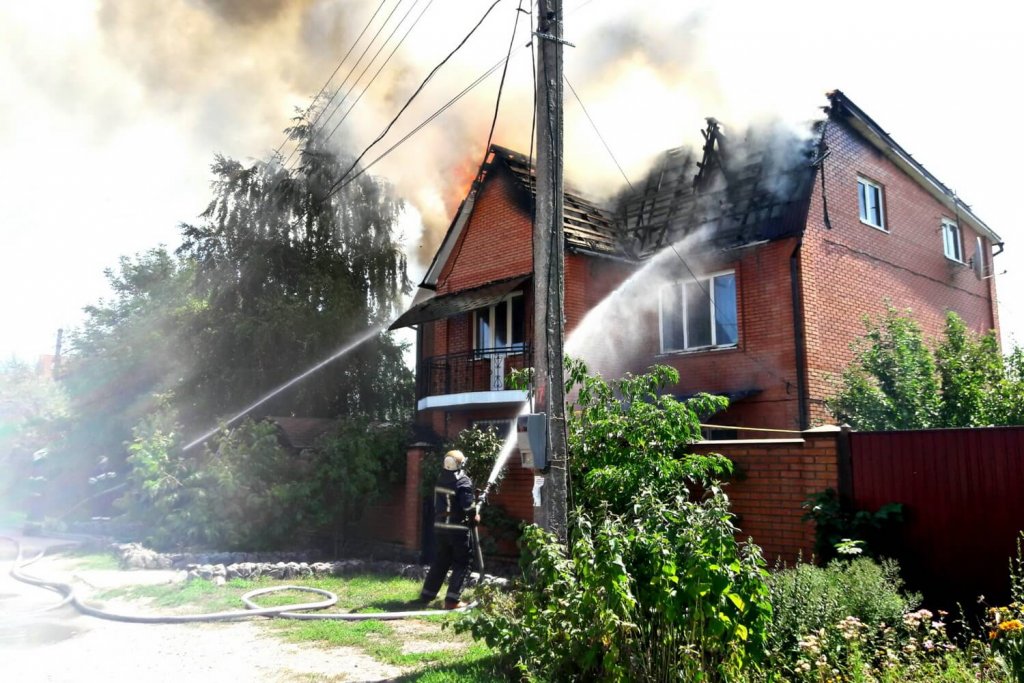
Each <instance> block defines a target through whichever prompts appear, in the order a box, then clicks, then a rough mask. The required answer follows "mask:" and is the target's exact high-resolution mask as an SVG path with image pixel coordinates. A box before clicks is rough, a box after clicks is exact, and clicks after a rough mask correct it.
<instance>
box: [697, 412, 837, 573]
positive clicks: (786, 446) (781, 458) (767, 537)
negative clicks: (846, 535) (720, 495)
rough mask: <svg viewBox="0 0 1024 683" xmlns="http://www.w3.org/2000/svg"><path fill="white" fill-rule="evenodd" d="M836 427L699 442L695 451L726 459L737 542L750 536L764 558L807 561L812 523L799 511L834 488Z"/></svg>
mask: <svg viewBox="0 0 1024 683" xmlns="http://www.w3.org/2000/svg"><path fill="white" fill-rule="evenodd" d="M840 438H841V431H840V429H839V428H838V427H831V426H829V427H818V428H817V429H812V430H809V431H806V432H803V433H802V434H801V435H800V436H799V437H797V438H793V439H750V440H747V439H744V440H737V441H703V442H701V443H698V444H695V445H694V447H693V450H694V451H695V452H697V453H720V454H721V455H724V456H725V457H727V458H729V460H731V461H732V462H733V465H734V467H735V475H734V476H733V478H732V481H731V482H730V483H729V484H728V486H726V488H725V491H726V493H727V494H728V495H729V499H730V501H731V503H732V511H733V513H735V515H736V518H737V519H736V522H737V525H738V526H739V527H740V536H741V537H742V538H744V539H745V538H747V537H750V538H753V540H754V542H755V543H756V544H758V545H759V546H761V549H762V550H763V551H764V557H765V560H767V561H768V564H769V565H773V564H774V563H775V562H776V561H777V560H782V561H783V562H786V563H789V564H792V563H793V562H794V561H795V560H796V559H797V557H798V556H799V555H801V554H802V555H803V557H804V559H807V560H809V559H810V557H811V554H812V552H813V550H814V524H813V523H811V522H805V521H803V519H802V517H803V515H804V512H805V510H804V509H803V508H802V507H801V505H802V504H803V502H804V501H806V500H807V499H808V498H809V497H810V496H811V495H813V494H815V493H819V492H821V491H824V490H825V489H827V488H834V489H838V488H839V451H840V449H839V444H840Z"/></svg>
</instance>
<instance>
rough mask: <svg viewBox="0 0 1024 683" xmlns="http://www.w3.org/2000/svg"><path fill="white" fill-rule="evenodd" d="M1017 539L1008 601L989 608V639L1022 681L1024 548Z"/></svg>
mask: <svg viewBox="0 0 1024 683" xmlns="http://www.w3.org/2000/svg"><path fill="white" fill-rule="evenodd" d="M1022 539H1024V534H1022V535H1021V536H1020V537H1019V538H1018V539H1017V556H1016V557H1015V558H1011V560H1010V600H1011V602H1010V604H1009V605H1006V606H1005V607H991V608H989V610H988V619H987V621H986V624H985V626H986V630H987V632H988V633H987V636H988V641H989V642H990V644H991V647H992V650H993V651H994V652H995V653H996V656H997V659H998V661H999V663H1000V665H1001V666H1002V668H1003V669H1004V670H1005V671H1006V673H1007V674H1009V675H1010V676H1011V677H1012V678H1013V680H1015V681H1024V548H1022V547H1021V540H1022Z"/></svg>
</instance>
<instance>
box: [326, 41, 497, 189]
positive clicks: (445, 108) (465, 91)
mask: <svg viewBox="0 0 1024 683" xmlns="http://www.w3.org/2000/svg"><path fill="white" fill-rule="evenodd" d="M504 62H505V60H504V59H500V60H498V61H497V62H496V63H495V64H494V66H492V67H491V68H489V69H488V70H487V71H485V72H484V73H482V74H481V75H480V76H478V77H477V78H476V80H474V81H473V82H472V83H470V84H469V85H467V86H466V87H465V88H463V89H462V91H460V92H459V93H458V94H457V95H455V96H454V97H452V98H451V99H450V100H448V101H447V102H446V103H445V104H443V105H442V106H441V107H440V108H438V109H436V110H435V111H434V113H433V114H431V115H430V116H428V117H427V118H426V119H424V120H423V121H421V122H420V123H419V125H417V126H416V127H415V128H413V129H412V130H411V131H409V132H408V133H406V134H405V135H404V136H403V137H402V138H401V139H400V140H398V141H397V142H396V143H395V144H393V145H391V146H390V147H388V148H387V149H386V150H384V151H383V152H382V153H381V154H380V155H378V156H377V157H375V158H374V159H373V160H372V161H370V162H369V163H368V164H366V165H365V166H363V167H362V168H361V169H359V171H358V172H357V173H355V174H354V175H352V177H350V178H349V179H348V180H346V181H345V182H344V184H342V185H340V186H339V187H338V188H337V189H334V190H331V191H330V193H328V194H327V196H325V197H324V201H326V200H327V199H329V198H330V197H331V196H332V195H334V194H337V193H338V192H341V191H342V190H344V189H345V188H346V187H348V186H349V185H351V184H352V183H353V182H355V181H356V180H357V179H358V178H359V177H360V176H361V175H363V174H364V173H366V172H367V171H369V170H370V169H371V168H373V167H374V166H376V165H377V163H379V162H380V161H382V160H383V159H384V158H385V157H387V156H388V155H389V154H391V153H392V152H394V151H395V150H396V149H398V148H399V147H401V146H402V145H403V144H404V143H405V142H407V141H408V140H409V139H410V138H412V137H413V136H414V135H416V133H418V132H420V131H421V130H422V129H423V128H425V127H426V126H427V125H428V124H430V123H431V122H432V121H433V120H434V119H436V118H437V117H438V116H440V115H441V114H443V113H445V112H446V111H448V109H450V108H451V107H452V106H454V105H455V103H457V102H458V101H459V100H461V99H462V98H463V97H465V96H466V95H467V94H469V92H470V91H471V90H473V89H474V88H476V87H477V86H478V85H480V84H481V83H483V82H484V81H485V80H487V78H488V77H489V76H491V75H493V74H494V72H496V71H497V70H498V68H499V67H500V66H501V65H502V64H503V63H504Z"/></svg>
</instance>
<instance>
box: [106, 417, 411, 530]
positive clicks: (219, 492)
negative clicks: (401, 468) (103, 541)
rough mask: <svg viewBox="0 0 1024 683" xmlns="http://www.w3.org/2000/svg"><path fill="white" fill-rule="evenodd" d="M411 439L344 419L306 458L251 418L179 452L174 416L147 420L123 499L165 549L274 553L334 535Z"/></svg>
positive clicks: (383, 487)
mask: <svg viewBox="0 0 1024 683" xmlns="http://www.w3.org/2000/svg"><path fill="white" fill-rule="evenodd" d="M405 440H406V429H405V427H404V426H401V425H380V424H372V425H371V424H370V423H369V422H367V421H365V420H359V419H354V418H353V419H349V420H345V421H342V422H339V424H338V425H337V427H335V429H334V430H332V432H330V433H329V434H327V435H325V437H323V438H322V439H321V441H320V442H319V445H318V447H317V448H316V449H314V450H313V452H312V453H311V454H309V455H304V456H300V457H295V456H293V455H291V454H290V453H288V452H287V451H285V450H284V449H283V448H282V447H281V446H280V444H279V442H278V433H277V427H276V426H275V425H273V424H272V423H269V422H252V421H251V420H246V421H244V422H243V423H242V424H240V425H239V426H238V427H236V428H234V429H230V430H225V431H223V432H222V433H221V434H219V435H218V436H217V437H215V439H214V440H213V447H212V448H210V447H209V446H204V447H203V449H202V450H201V451H182V449H181V438H180V434H179V433H178V430H177V428H176V425H174V424H173V420H172V419H171V417H170V416H169V415H166V414H158V415H155V416H153V417H151V418H149V419H147V420H145V421H143V422H142V423H141V424H140V425H139V426H138V427H137V428H136V430H135V440H134V442H133V443H132V444H131V445H130V446H129V453H130V455H129V458H128V462H129V465H130V467H131V470H130V472H129V476H128V487H127V492H126V493H125V495H124V496H123V497H122V498H121V499H120V500H119V505H120V506H121V507H122V508H123V509H124V510H125V512H126V513H127V515H128V517H129V519H132V520H133V521H137V522H141V523H142V525H143V527H144V529H145V530H146V534H147V538H146V539H145V540H146V542H147V543H148V544H150V545H152V546H153V547H155V548H157V549H161V550H166V549H174V548H184V547H192V548H215V549H219V550H270V549H283V548H291V547H295V546H296V545H302V544H309V543H310V542H312V540H313V539H316V538H320V539H331V540H333V541H334V543H335V545H337V543H338V542H339V541H341V540H342V539H343V537H344V531H345V528H346V526H347V525H349V524H350V523H351V522H353V521H356V520H358V518H359V517H360V516H361V514H362V512H363V510H364V509H365V507H366V505H367V504H369V503H371V502H373V501H374V500H375V499H376V498H377V497H378V496H380V495H381V494H382V493H383V492H386V491H387V490H388V488H389V484H390V483H391V482H392V481H393V480H394V478H395V477H396V474H395V473H396V472H397V471H398V468H397V467H396V465H397V463H398V459H399V458H400V456H401V453H402V450H403V447H404V445H405Z"/></svg>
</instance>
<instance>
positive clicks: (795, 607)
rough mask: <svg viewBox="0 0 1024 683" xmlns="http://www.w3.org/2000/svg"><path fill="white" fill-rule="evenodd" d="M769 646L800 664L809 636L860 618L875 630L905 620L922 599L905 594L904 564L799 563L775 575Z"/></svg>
mask: <svg viewBox="0 0 1024 683" xmlns="http://www.w3.org/2000/svg"><path fill="white" fill-rule="evenodd" d="M768 587H769V593H770V595H771V604H772V615H773V618H772V628H771V631H770V635H769V643H770V649H771V651H772V652H773V653H774V654H775V656H776V661H779V658H781V660H782V661H785V662H786V664H787V665H789V666H792V665H794V664H795V663H796V661H795V657H796V656H797V655H798V654H799V651H800V648H799V647H798V644H799V643H800V641H801V640H802V639H803V638H804V637H805V636H807V635H810V634H816V633H818V632H819V631H821V630H822V629H826V630H827V629H833V628H836V626H837V625H838V624H839V623H841V622H842V621H843V620H844V619H846V618H847V617H854V618H856V619H857V620H858V621H859V622H860V623H861V624H862V625H863V626H864V628H865V630H867V631H868V632H869V633H870V634H873V635H877V634H879V633H881V632H882V631H883V630H884V629H885V627H886V626H892V625H894V624H898V623H900V620H901V619H902V618H903V615H904V614H905V613H907V612H910V611H911V610H912V609H914V608H915V607H916V606H917V603H918V597H917V596H916V595H907V594H905V593H904V592H903V590H902V588H903V581H902V580H901V579H900V577H899V567H898V566H897V565H896V563H895V562H894V561H891V560H887V561H884V562H882V563H881V564H879V563H876V562H875V561H873V560H871V559H869V558H863V557H862V558H857V559H855V560H853V561H852V562H842V561H835V562H832V563H831V564H829V565H828V566H827V567H816V566H814V565H811V564H803V563H800V564H797V565H796V566H795V567H793V568H792V569H783V570H781V571H778V572H775V573H773V574H772V575H771V578H770V579H769V581H768Z"/></svg>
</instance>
